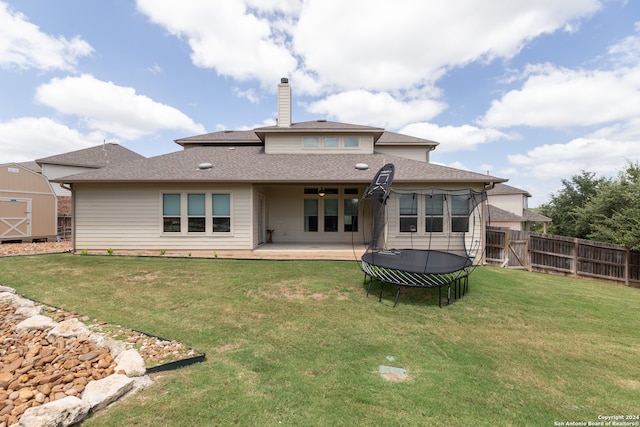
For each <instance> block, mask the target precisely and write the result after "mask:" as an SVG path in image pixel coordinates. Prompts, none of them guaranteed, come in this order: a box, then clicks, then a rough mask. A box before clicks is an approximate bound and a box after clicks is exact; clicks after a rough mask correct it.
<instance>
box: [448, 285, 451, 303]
mask: <svg viewBox="0 0 640 427" xmlns="http://www.w3.org/2000/svg"><path fill="white" fill-rule="evenodd" d="M449 304H451V285H448V286H447V305H449Z"/></svg>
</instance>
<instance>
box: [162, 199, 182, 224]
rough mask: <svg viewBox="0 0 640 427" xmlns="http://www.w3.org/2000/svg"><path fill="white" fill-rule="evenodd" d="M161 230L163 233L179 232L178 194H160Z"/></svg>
mask: <svg viewBox="0 0 640 427" xmlns="http://www.w3.org/2000/svg"><path fill="white" fill-rule="evenodd" d="M162 223H163V225H162V231H163V232H165V233H179V232H180V195H179V194H163V195H162Z"/></svg>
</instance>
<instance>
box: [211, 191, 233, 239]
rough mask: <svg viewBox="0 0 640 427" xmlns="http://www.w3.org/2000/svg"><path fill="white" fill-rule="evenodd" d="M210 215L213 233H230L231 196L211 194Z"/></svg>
mask: <svg viewBox="0 0 640 427" xmlns="http://www.w3.org/2000/svg"><path fill="white" fill-rule="evenodd" d="M211 213H212V216H213V228H212V230H213V232H214V233H229V232H231V194H212V195H211Z"/></svg>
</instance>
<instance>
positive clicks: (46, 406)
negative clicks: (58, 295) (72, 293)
mask: <svg viewBox="0 0 640 427" xmlns="http://www.w3.org/2000/svg"><path fill="white" fill-rule="evenodd" d="M9 295H10V296H11V297H8V296H9ZM25 307H26V308H30V309H25ZM42 312H43V311H42V308H41V307H38V306H35V305H34V304H33V302H30V301H28V300H26V299H24V298H22V297H19V296H17V295H16V294H15V291H13V290H12V289H11V288H7V287H4V286H1V287H0V427H10V426H22V427H33V426H67V425H71V424H75V423H78V422H80V421H81V420H82V419H84V418H85V417H86V416H88V414H90V413H91V412H94V411H97V410H99V409H101V408H103V407H105V406H107V405H108V404H110V403H112V402H114V401H116V400H118V399H119V398H121V397H122V396H124V395H126V394H127V393H131V392H132V390H136V389H138V388H140V387H145V386H148V385H150V383H151V379H150V378H148V377H144V379H142V380H134V379H133V378H129V377H133V376H135V375H141V376H142V375H144V374H145V368H144V360H143V358H142V357H141V356H140V355H139V354H138V353H137V352H136V351H135V350H133V349H129V350H124V351H123V346H124V343H122V346H120V345H117V344H114V343H112V341H113V340H106V339H104V338H102V339H100V338H99V337H98V336H97V335H96V334H92V333H90V331H89V329H88V328H87V327H86V326H85V325H84V324H83V323H81V322H79V321H78V320H77V319H75V318H70V319H67V318H65V319H63V320H62V321H61V322H57V321H55V320H53V319H52V318H51V317H48V316H45V315H42V314H41V313H42ZM29 314H32V315H31V316H29V317H25V316H28V315H29ZM107 343H110V344H111V346H110V347H111V348H114V349H115V350H116V351H117V354H112V352H111V351H110V347H109V346H107V345H97V344H107ZM134 353H135V355H134ZM116 356H117V357H118V358H119V359H118V360H119V362H116ZM136 356H137V357H136ZM118 366H120V368H118V369H119V370H120V371H122V373H121V374H118V373H116V368H117V367H118Z"/></svg>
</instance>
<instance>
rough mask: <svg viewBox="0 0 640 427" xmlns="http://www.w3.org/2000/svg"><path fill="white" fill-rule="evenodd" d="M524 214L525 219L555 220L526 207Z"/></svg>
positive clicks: (537, 220) (534, 220) (538, 220)
mask: <svg viewBox="0 0 640 427" xmlns="http://www.w3.org/2000/svg"><path fill="white" fill-rule="evenodd" d="M522 216H523V218H524V219H525V220H527V221H533V222H551V221H553V220H552V219H551V218H549V217H548V216H544V215H540V214H539V213H536V212H534V211H531V210H529V209H525V210H524V213H523V215H522Z"/></svg>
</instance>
